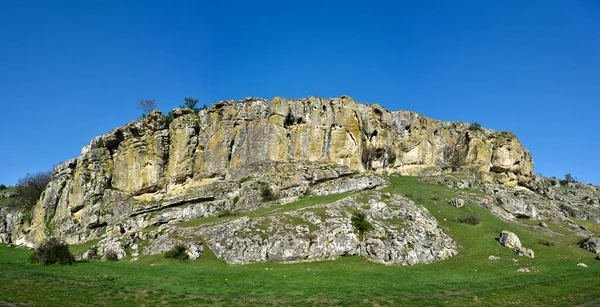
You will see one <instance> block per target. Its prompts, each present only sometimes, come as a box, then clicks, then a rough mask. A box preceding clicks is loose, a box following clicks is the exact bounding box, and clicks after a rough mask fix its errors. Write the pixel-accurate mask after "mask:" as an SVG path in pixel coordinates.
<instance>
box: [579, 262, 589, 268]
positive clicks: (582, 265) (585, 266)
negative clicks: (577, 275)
mask: <svg viewBox="0 0 600 307" xmlns="http://www.w3.org/2000/svg"><path fill="white" fill-rule="evenodd" d="M577 266H578V267H582V268H587V264H585V263H578V264H577Z"/></svg>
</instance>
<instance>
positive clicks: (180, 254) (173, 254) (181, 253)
mask: <svg viewBox="0 0 600 307" xmlns="http://www.w3.org/2000/svg"><path fill="white" fill-rule="evenodd" d="M186 251H187V247H186V246H185V245H183V244H177V245H175V246H173V248H171V249H170V250H168V251H167V252H165V257H167V258H171V259H179V260H188V259H189V258H190V257H189V256H188V254H187V253H186Z"/></svg>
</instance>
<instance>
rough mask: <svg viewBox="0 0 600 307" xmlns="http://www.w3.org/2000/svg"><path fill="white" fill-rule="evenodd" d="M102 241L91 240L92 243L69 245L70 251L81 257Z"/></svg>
mask: <svg viewBox="0 0 600 307" xmlns="http://www.w3.org/2000/svg"><path fill="white" fill-rule="evenodd" d="M100 240H101V239H96V240H91V241H88V242H85V243H83V244H78V245H69V251H70V252H71V254H73V255H81V254H83V253H84V252H86V251H87V250H89V249H90V248H92V246H94V245H96V244H97V243H98V242H100Z"/></svg>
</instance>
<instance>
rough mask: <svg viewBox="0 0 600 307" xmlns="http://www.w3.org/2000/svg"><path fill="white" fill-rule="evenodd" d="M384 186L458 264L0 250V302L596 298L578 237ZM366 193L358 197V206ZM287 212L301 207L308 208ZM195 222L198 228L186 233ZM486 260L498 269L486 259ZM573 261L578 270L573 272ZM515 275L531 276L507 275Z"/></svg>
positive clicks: (408, 182) (422, 189) (558, 301)
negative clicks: (452, 249) (514, 241)
mask: <svg viewBox="0 0 600 307" xmlns="http://www.w3.org/2000/svg"><path fill="white" fill-rule="evenodd" d="M391 181H392V184H391V186H390V187H388V188H386V190H387V191H388V192H391V193H402V194H404V195H407V196H408V197H409V198H411V199H413V200H414V201H415V202H416V203H417V204H420V205H423V206H425V207H426V208H427V209H429V211H430V212H431V213H432V214H433V215H434V216H435V217H436V218H437V219H438V221H439V222H440V224H442V226H444V227H445V228H447V230H448V232H449V233H450V235H451V236H452V237H453V238H454V239H455V240H456V241H457V242H458V243H459V244H461V246H462V247H461V249H460V250H459V252H460V255H458V256H456V257H453V258H451V259H449V260H445V261H440V262H435V263H431V264H425V265H416V266H383V265H378V264H373V263H371V262H369V261H367V260H365V259H363V258H361V257H344V258H341V259H339V260H336V261H324V262H318V263H300V264H287V265H286V264H275V263H262V264H252V265H244V266H235V265H228V264H226V263H225V262H223V261H221V260H219V259H216V257H215V256H214V255H213V254H212V253H211V252H210V251H208V252H206V253H205V254H203V255H202V257H201V258H200V259H199V260H197V261H187V262H185V261H175V260H169V259H165V258H164V257H161V256H148V257H141V258H140V260H139V261H137V262H128V261H120V262H89V263H78V264H76V265H73V266H47V267H45V266H39V265H31V264H27V263H26V259H27V256H28V254H29V251H27V250H24V249H14V248H5V247H4V246H0V271H1V272H2V274H0V285H2V286H1V287H0V301H4V302H10V303H13V304H23V305H35V306H44V305H91V304H93V305H111V306H127V305H142V304H143V305H163V304H170V305H197V304H217V305H227V306H229V305H257V306H263V305H272V304H282V305H314V304H339V305H374V304H376V303H377V304H382V305H454V306H463V305H482V306H489V305H516V304H519V305H523V306H548V305H578V304H583V303H587V302H592V301H594V300H596V299H598V298H600V278H598V276H599V275H598V274H599V273H600V261H597V260H594V255H593V254H592V253H590V252H587V251H585V250H583V249H581V248H579V247H578V245H577V244H576V242H577V241H578V240H580V238H578V237H575V236H573V235H570V231H569V230H567V229H562V228H560V226H559V225H554V224H553V225H551V227H553V228H555V229H559V228H560V230H561V232H562V233H564V234H565V235H559V234H556V235H552V236H550V235H542V234H540V233H538V231H537V230H536V228H535V227H518V226H516V225H513V224H509V223H505V222H503V221H501V220H500V219H498V218H496V217H495V216H493V215H492V214H491V213H490V212H489V211H488V210H486V209H482V208H479V207H477V206H475V205H474V204H467V205H466V206H465V207H464V208H460V209H457V208H454V207H452V206H450V205H448V204H447V202H446V201H447V199H449V198H451V197H454V196H455V193H457V192H458V191H456V190H452V189H448V188H445V187H442V186H436V185H430V184H424V183H419V182H417V181H416V179H415V178H412V177H392V178H391ZM369 193H370V192H364V193H363V194H364V195H361V198H365V199H368V194H369ZM469 193H477V192H474V191H471V192H469ZM328 200H329V199H328ZM296 205H298V206H300V207H304V206H305V205H310V202H309V203H307V202H303V203H298V204H296ZM296 205H294V206H296ZM294 206H292V207H294ZM267 212H270V211H265V214H266V213H267ZM254 214H258V213H257V212H255V213H254ZM463 214H472V215H476V216H478V217H479V218H480V223H479V224H478V225H470V224H463V223H459V222H458V221H457V220H456V218H457V217H459V216H461V215H463ZM203 222H208V221H196V222H194V223H192V224H196V223H203ZM503 229H507V230H511V231H514V232H515V233H517V234H518V235H519V237H520V238H521V241H522V242H523V245H524V246H526V247H528V248H531V249H533V250H534V251H535V254H536V258H534V259H529V258H523V257H519V256H517V255H516V254H514V253H513V252H512V251H511V250H510V249H508V248H504V247H502V246H500V244H498V242H497V241H496V240H495V239H496V238H497V237H498V233H499V232H500V231H501V230H503ZM590 229H591V228H590ZM595 229H598V228H595ZM548 242H552V243H553V245H552V244H548ZM542 243H544V244H542ZM548 245H550V246H548ZM73 248H74V249H77V248H79V249H80V250H81V249H82V247H81V246H79V247H73ZM489 255H495V256H499V257H500V260H495V261H492V260H488V256H489ZM579 262H583V263H585V264H587V265H588V267H587V268H583V267H578V266H577V263H579ZM525 267H526V268H529V269H530V270H531V271H532V272H530V273H520V272H517V270H518V269H519V268H525ZM596 304H597V302H596Z"/></svg>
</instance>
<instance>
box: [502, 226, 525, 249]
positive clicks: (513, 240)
mask: <svg viewBox="0 0 600 307" xmlns="http://www.w3.org/2000/svg"><path fill="white" fill-rule="evenodd" d="M498 242H500V244H502V245H504V246H506V247H508V248H520V247H521V240H519V237H517V235H516V234H515V233H514V232H510V231H508V230H502V232H501V233H500V238H498Z"/></svg>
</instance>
